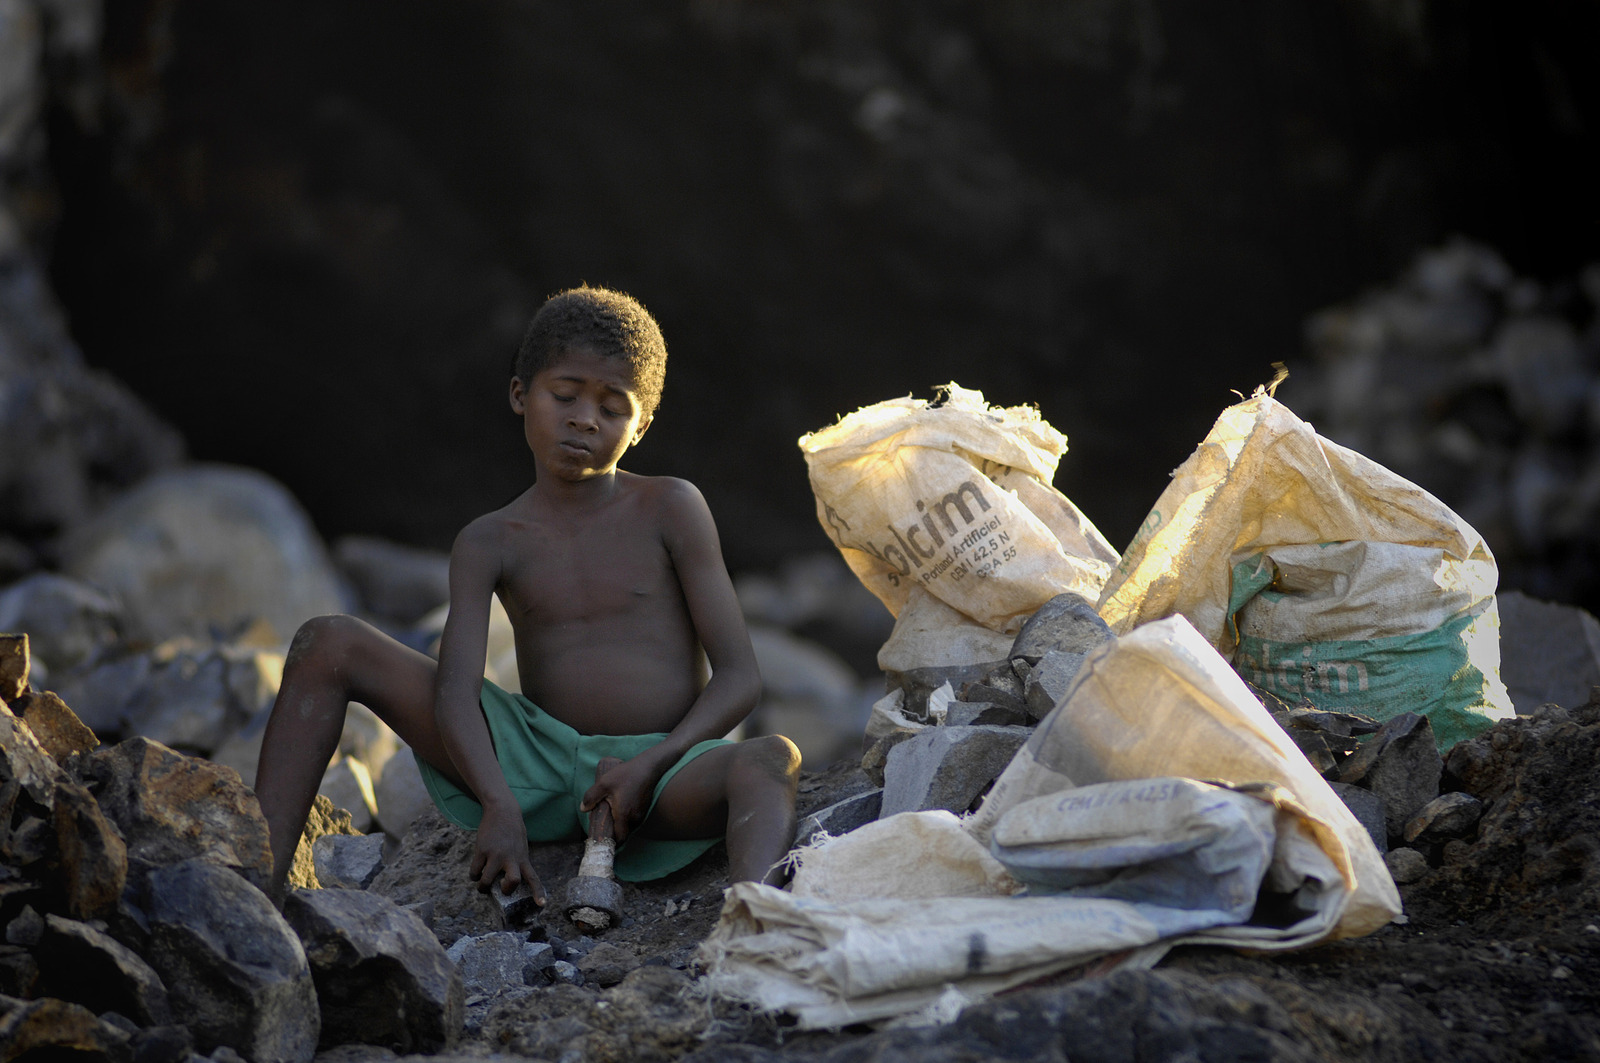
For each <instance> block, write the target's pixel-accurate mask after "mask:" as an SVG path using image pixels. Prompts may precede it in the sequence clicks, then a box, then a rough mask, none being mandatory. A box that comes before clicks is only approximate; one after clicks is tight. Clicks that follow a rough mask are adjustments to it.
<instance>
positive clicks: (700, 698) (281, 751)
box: [256, 288, 800, 904]
mask: <svg viewBox="0 0 1600 1063" xmlns="http://www.w3.org/2000/svg"><path fill="white" fill-rule="evenodd" d="M666 357H667V351H666V345H665V343H664V341H663V340H662V338H661V331H660V329H659V328H658V327H657V325H656V322H655V321H654V319H652V318H651V317H650V315H649V313H648V312H646V311H645V309H644V307H643V306H641V305H639V303H637V302H635V301H634V300H633V299H631V298H629V297H628V296H625V295H621V294H619V293H616V292H611V291H607V290H605V289H591V288H577V289H574V290H572V291H568V292H563V293H562V294H560V295H557V296H555V297H554V298H552V299H550V301H549V302H547V303H545V305H544V307H543V308H541V309H540V311H539V313H538V314H537V315H535V316H534V319H533V323H532V324H531V325H530V326H529V328H528V334H527V337H526V338H525V339H524V340H523V342H522V346H521V348H520V349H519V350H518V352H517V356H516V361H515V364H514V366H513V370H512V372H513V375H512V378H511V409H512V410H513V411H514V412H515V413H516V414H517V416H519V417H520V418H521V419H522V425H523V432H524V435H525V436H526V437H527V442H528V448H529V449H530V450H531V451H532V452H533V462H534V468H535V470H536V478H535V480H534V483H533V486H531V487H529V488H528V489H527V490H526V491H524V492H523V493H522V494H521V495H519V496H518V497H517V498H516V499H515V500H513V501H512V502H511V503H510V504H509V505H507V506H505V507H504V508H503V509H499V510H496V511H494V512H493V513H489V514H486V515H485V516H482V517H479V518H478V519H477V520H475V521H473V522H472V523H471V524H469V525H467V527H466V528H465V529H464V530H463V531H462V532H461V534H460V535H458V536H457V537H456V541H455V546H454V547H453V548H452V550H451V553H450V617H449V620H448V621H446V623H445V628H444V635H443V638H442V640H441V642H440V646H439V661H438V663H437V665H436V664H435V663H434V662H433V660H431V659H430V658H428V657H427V656H425V655H424V654H421V653H418V652H416V651H415V650H412V649H409V648H407V647H405V646H403V645H401V644H400V643H398V642H396V641H394V640H393V639H391V638H389V637H388V636H386V635H384V634H382V633H381V632H379V631H378V630H377V629H375V628H373V627H371V626H370V625H368V624H365V623H363V622H362V621H360V620H357V619H355V618H354V617H348V616H324V617H317V618H316V619H314V620H310V621H308V622H307V623H306V624H305V625H303V626H302V627H301V628H300V630H299V631H298V632H297V633H296V634H295V637H294V642H293V643H292V644H291V646H290V648H289V654H288V659H287V660H286V661H285V664H284V675H283V685H282V687H281V688H280V690H279V692H278V698H277V701H276V702H275V703H274V705H273V708H272V715H271V717H270V719H269V721H268V723H267V729H266V735H265V738H264V741H263V744H262V747H261V760H260V766H259V768H258V770H257V775H256V793H257V796H258V797H259V798H260V800H261V808H262V811H263V812H264V813H265V814H266V818H267V824H268V826H269V828H270V832H271V841H272V852H273V879H272V885H273V891H272V892H273V895H274V896H281V895H282V891H283V888H284V882H285V880H286V878H287V876H288V873H289V867H290V865H291V863H292V862H293V858H294V851H295V846H296V844H297V843H298V841H299V838H300V834H301V831H302V830H303V829H304V827H305V821H306V816H307V814H308V813H309V811H310V808H311V800H312V798H313V797H314V796H315V795H316V791H317V786H318V783H319V782H320V780H321V778H322V773H323V771H324V769H325V768H326V767H327V764H328V761H329V759H330V758H331V757H332V755H333V753H334V750H335V749H336V747H337V745H338V741H339V735H340V732H341V730H342V729H343V726H344V715H345V706H346V704H347V703H348V702H350V701H358V702H361V703H362V704H363V705H366V706H367V707H369V708H370V709H372V711H373V712H375V713H377V715H378V716H379V717H381V718H382V719H383V720H384V721H385V722H386V723H388V724H389V726H391V727H392V728H394V730H395V731H396V732H397V733H398V734H399V735H400V737H401V738H402V739H404V740H405V742H406V743H407V744H408V745H410V746H411V749H412V751H413V752H414V753H415V755H416V757H417V761H418V766H419V767H420V768H421V769H422V773H423V777H424V780H425V781H426V782H427V783H428V788H429V792H430V793H431V794H432V795H433V798H434V801H435V802H436V803H437V804H438V805H439V807H440V809H441V810H442V811H443V812H444V813H445V815H446V816H448V817H449V818H451V819H452V820H454V821H455V822H456V823H458V824H460V825H461V826H465V827H470V828H476V830H477V849H476V853H475V854H474V856H473V859H472V865H471V868H470V869H469V870H470V874H471V876H472V878H473V879H474V880H476V882H477V884H478V888H479V889H483V890H488V889H490V888H492V887H493V886H494V885H495V884H496V883H498V884H499V886H500V888H501V889H503V890H504V891H505V892H506V893H511V892H513V891H514V890H515V889H516V888H517V886H518V885H519V884H520V883H522V882H527V883H528V884H529V886H530V887H531V888H532V890H533V893H534V896H535V897H536V898H537V899H538V901H539V903H541V904H542V903H544V900H545V892H544V889H543V887H542V886H541V884H540V883H539V879H538V875H537V874H535V872H534V870H533V866H532V864H531V863H530V862H529V859H528V842H529V841H530V840H533V841H561V840H567V839H576V838H579V837H581V836H582V834H583V832H584V830H586V825H587V816H586V813H587V812H588V811H589V810H591V809H593V808H595V807H597V806H598V805H599V803H600V802H602V801H605V802H608V803H609V804H610V806H611V810H612V814H613V817H614V821H615V825H616V826H615V830H616V835H617V839H618V844H619V846H620V848H619V850H618V852H617V859H616V873H617V876H618V877H619V878H623V879H632V880H640V879H648V878H657V877H660V876H661V875H664V874H667V873H669V872H671V871H674V870H677V869H678V868H679V867H682V866H684V865H686V864H688V863H689V862H690V861H691V860H693V859H694V858H695V857H696V856H698V855H699V854H700V853H701V852H703V851H704V850H706V849H707V848H709V847H710V846H711V845H713V844H715V842H716V840H717V839H718V838H719V837H723V836H726V838H727V849H728V863H729V875H730V878H731V879H732V880H733V881H735V882H738V881H744V880H750V881H763V880H766V881H772V880H773V879H774V876H775V875H776V874H777V872H776V871H775V865H776V864H777V863H778V861H780V860H781V859H782V858H783V856H784V854H785V853H786V852H787V851H788V848H789V845H790V844H791V843H792V841H793V840H794V831H795V813H794V798H795V784H796V781H797V777H798V773H799V767H800V756H799V753H798V752H797V751H796V749H795V747H794V745H793V744H792V743H790V742H789V741H788V739H786V738H782V737H779V736H776V735H772V736H767V737H763V738H757V739H752V740H750V741H746V742H739V743H727V742H722V741H719V740H720V739H721V737H722V736H723V735H725V734H727V733H728V732H729V731H730V730H732V729H733V727H734V726H735V725H736V724H737V723H738V722H739V721H740V720H743V719H744V718H745V716H746V715H747V714H748V713H749V712H750V710H751V709H752V708H754V706H755V703H756V700H757V698H758V697H759V696H760V691H761V680H760V676H759V674H758V673H757V671H756V660H755V654H754V652H753V651H752V649H751V647H750V636H749V634H748V633H747V632H746V631H745V626H744V618H743V617H742V615H741V614H740V612H739V605H738V602H737V600H736V599H735V597H734V593H733V585H732V583H731V581H730V580H729V578H728V572H727V569H726V567H725V566H724V564H723V561H722V551H721V545H720V543H719V541H718V538H717V530H716V526H715V524H714V523H713V522H712V519H711V513H710V511H709V510H708V509H707V508H706V504H705V500H704V499H703V498H701V496H700V493H699V491H697V490H696V489H695V488H694V487H693V485H691V484H689V483H687V482H685V481H683V480H678V479H673V478H671V477H665V476H635V475H633V474H632V473H628V472H624V471H622V470H621V469H618V468H617V462H618V461H620V460H621V458H622V455H623V454H624V453H625V452H626V451H627V449H628V448H629V447H630V446H632V445H633V444H635V443H637V442H639V440H640V439H641V438H642V437H643V436H644V433H645V430H646V429H647V428H649V427H650V422H651V418H652V417H653V415H654V411H655V408H656V404H657V402H659V401H660V398H661V388H662V384H663V382H664V379H665V373H666ZM491 594H496V595H498V596H499V597H500V601H501V602H502V603H503V604H504V606H505V609H506V613H507V615H508V616H509V617H510V619H511V626H512V629H513V631H514V633H515V636H516V650H517V674H518V677H519V679H520V681H521V686H522V691H523V693H524V694H525V695H526V697H525V698H523V697H517V696H515V695H512V694H508V693H506V692H505V691H503V690H501V689H500V688H499V687H496V686H495V685H494V684H493V683H490V682H488V681H486V680H485V679H484V678H483V662H484V655H485V651H486V647H487V641H488V622H489V596H490V595H491ZM702 648H703V649H704V651H705V652H704V655H703V656H702V653H701V650H702ZM708 660H709V663H710V676H709V678H708V677H707V675H706V669H705V663H706V661H708ZM604 756H616V757H619V758H621V759H622V764H621V766H620V767H616V768H614V769H612V770H611V771H610V772H608V773H606V774H605V775H604V776H602V777H600V778H599V779H596V777H595V765H596V763H597V761H598V760H599V759H600V758H601V757H604ZM630 838H631V839H632V840H631V841H629V839H630ZM624 842H627V844H623V843H624Z"/></svg>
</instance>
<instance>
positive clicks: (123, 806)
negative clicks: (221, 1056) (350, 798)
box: [81, 738, 272, 1063]
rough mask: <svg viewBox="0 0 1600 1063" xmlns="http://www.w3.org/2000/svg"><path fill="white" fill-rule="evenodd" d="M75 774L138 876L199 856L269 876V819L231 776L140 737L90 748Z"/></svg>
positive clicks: (253, 878) (259, 883) (249, 875)
mask: <svg viewBox="0 0 1600 1063" xmlns="http://www.w3.org/2000/svg"><path fill="white" fill-rule="evenodd" d="M81 771H82V774H83V776H84V778H85V779H87V780H92V786H93V788H94V791H95V797H96V799H97V800H98V801H99V802H100V807H101V808H102V809H103V810H104V811H105V813H106V815H107V816H109V817H110V818H111V820H112V821H113V822H115V823H116V825H117V826H118V827H119V828H121V831H122V836H123V838H124V839H126V841H127V845H128V861H129V865H130V867H132V868H136V869H138V870H141V871H143V870H147V869H149V868H152V867H160V866H163V865H167V864H174V863H178V862H179V861H183V860H188V859H190V858H193V857H199V858H201V859H204V860H206V861H209V862H210V863H213V864H218V865H220V866H222V867H227V868H232V869H233V870H235V871H237V872H239V874H241V875H243V876H244V877H245V879H246V880H247V881H249V882H250V883H251V884H252V885H255V886H256V887H257V888H260V889H265V888H266V886H267V882H268V880H269V878H270V877H271V873H272V850H271V847H270V843H269V841H268V837H267V821H266V820H265V819H264V818H263V817H262V815H261V806H260V804H258V803H257V801H256V795H255V794H254V793H253V792H252V791H251V790H249V789H248V788H247V787H245V785H244V784H243V783H242V782H240V781H239V776H238V775H237V774H236V773H235V772H233V771H230V770H229V769H227V768H223V767H220V766H218V765H216V764H213V763H211V762H210V761H207V760H202V759H201V758H199V757H188V756H184V755H183V754H182V753H178V752H176V751H174V750H172V749H168V748H167V747H166V746H163V745H161V744H160V743H159V742H152V741H150V740H149V739H146V738H130V739H129V740H127V741H126V742H122V743H119V744H118V745H115V746H111V747H110V748H102V749H97V750H95V751H94V752H93V753H90V754H89V755H88V756H86V757H84V758H83V760H82V766H81ZM258 1063H259V1061H258Z"/></svg>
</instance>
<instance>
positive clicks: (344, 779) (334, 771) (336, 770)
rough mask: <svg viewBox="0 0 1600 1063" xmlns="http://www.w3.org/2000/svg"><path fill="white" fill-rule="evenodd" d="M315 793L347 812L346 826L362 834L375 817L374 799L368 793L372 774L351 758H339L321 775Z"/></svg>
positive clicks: (370, 791) (369, 827)
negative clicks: (348, 815)
mask: <svg viewBox="0 0 1600 1063" xmlns="http://www.w3.org/2000/svg"><path fill="white" fill-rule="evenodd" d="M317 793H319V794H321V795H322V796H324V797H326V798H327V799H328V800H329V801H332V802H333V807H335V808H342V809H344V810H346V811H347V812H349V813H350V826H351V827H353V828H354V829H356V830H358V831H360V832H362V833H363V834H365V833H366V832H367V831H370V830H371V829H372V825H373V821H374V819H375V818H376V816H377V810H378V800H377V798H376V797H374V796H373V793H372V775H371V773H369V772H368V771H367V766H366V765H365V764H363V763H361V762H360V761H359V760H356V759H355V758H354V757H340V758H339V759H338V760H336V761H334V762H333V763H332V764H330V765H328V769H327V770H326V771H324V772H323V773H322V782H321V783H320V784H319V785H318V787H317Z"/></svg>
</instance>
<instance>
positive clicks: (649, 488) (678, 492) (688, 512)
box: [619, 473, 713, 532]
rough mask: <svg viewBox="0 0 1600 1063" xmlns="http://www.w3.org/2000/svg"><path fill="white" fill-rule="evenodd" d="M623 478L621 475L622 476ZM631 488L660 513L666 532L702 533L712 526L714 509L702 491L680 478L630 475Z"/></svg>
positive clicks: (647, 504) (641, 499) (659, 517)
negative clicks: (712, 509) (707, 503)
mask: <svg viewBox="0 0 1600 1063" xmlns="http://www.w3.org/2000/svg"><path fill="white" fill-rule="evenodd" d="M619 475H621V474H620V473H619ZM627 484H628V488H629V490H631V491H634V492H636V493H637V495H636V497H638V498H639V500H640V501H641V502H642V503H643V504H644V507H645V508H648V509H649V510H651V511H652V512H654V513H655V514H656V517H657V519H658V520H659V521H660V526H661V528H662V530H663V531H666V532H670V531H672V530H673V529H679V530H698V529H702V528H705V527H712V526H713V525H712V520H711V508H710V507H709V506H707V505H706V499H705V496H704V495H702V494H701V493H700V489H699V488H698V487H696V486H695V485H694V484H692V483H690V482H689V481H688V480H684V479H680V478H679V477H676V476H635V475H633V474H631V473H630V474H628V480H627Z"/></svg>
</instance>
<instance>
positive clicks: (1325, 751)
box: [1284, 727, 1357, 776]
mask: <svg viewBox="0 0 1600 1063" xmlns="http://www.w3.org/2000/svg"><path fill="white" fill-rule="evenodd" d="M1284 733H1285V734H1287V735H1288V736H1289V741H1291V742H1293V743H1294V744H1295V747H1296V748H1298V749H1299V750H1300V752H1301V753H1302V754H1304V756H1305V758H1306V760H1308V761H1310V762H1311V766H1312V767H1313V768H1315V769H1316V771H1317V774H1318V775H1322V776H1328V775H1333V774H1336V772H1337V770H1338V768H1339V767H1340V766H1341V765H1342V764H1343V763H1344V759H1345V756H1346V755H1347V754H1349V753H1350V752H1351V751H1352V750H1354V749H1355V748H1356V745H1357V743H1356V741H1355V739H1353V738H1340V737H1339V736H1338V735H1329V734H1324V733H1323V732H1321V731H1308V730H1305V729H1303V728H1299V727H1291V728H1287V729H1285V731H1284Z"/></svg>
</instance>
